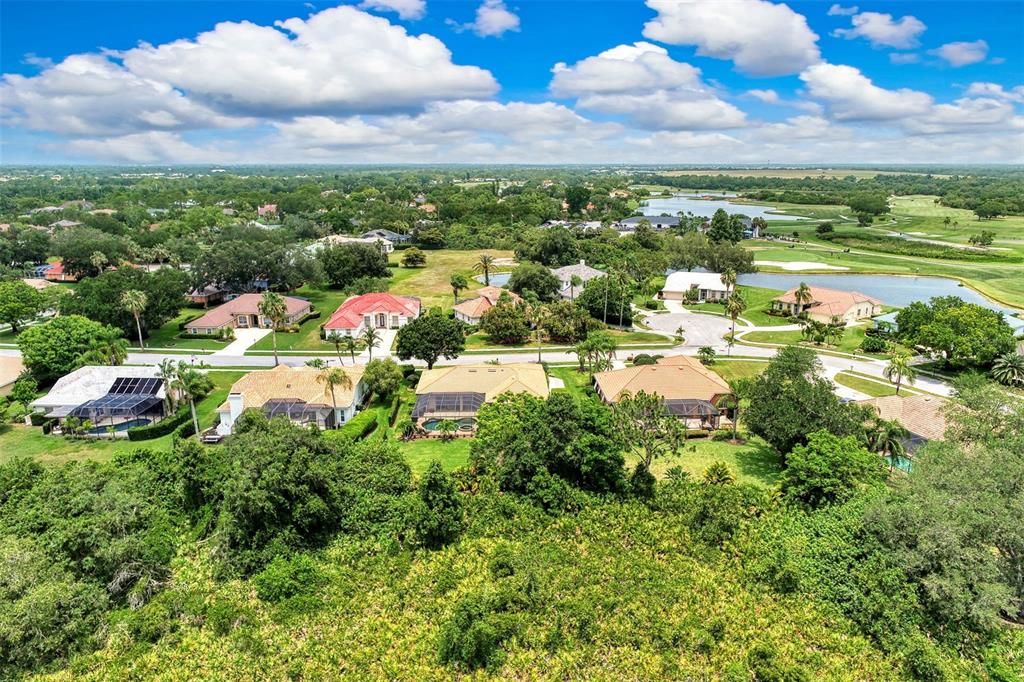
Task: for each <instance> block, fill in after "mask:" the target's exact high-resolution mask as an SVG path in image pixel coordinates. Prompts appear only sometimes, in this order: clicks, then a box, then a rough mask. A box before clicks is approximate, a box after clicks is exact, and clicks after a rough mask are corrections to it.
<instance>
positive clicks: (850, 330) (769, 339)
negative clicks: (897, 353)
mask: <svg viewBox="0 0 1024 682" xmlns="http://www.w3.org/2000/svg"><path fill="white" fill-rule="evenodd" d="M865 329H866V327H865V326H863V325H859V326H856V327H847V328H846V332H845V333H844V334H843V338H842V340H841V341H840V342H839V343H838V344H837V345H834V346H833V345H829V344H824V343H823V344H821V345H820V346H818V345H815V344H814V343H812V342H810V341H805V340H804V338H803V334H802V332H801V331H800V330H793V331H784V332H749V333H747V334H744V335H743V336H742V337H741V338H740V340H739V341H738V342H737V343H743V342H744V341H752V342H754V343H776V344H779V345H784V346H791V345H803V346H808V347H810V348H820V349H823V350H834V351H840V352H842V353H855V354H857V355H864V356H867V357H872V358H884V357H886V356H887V355H888V353H865V352H864V351H862V350H859V349H860V344H861V343H863V342H864V331H865Z"/></svg>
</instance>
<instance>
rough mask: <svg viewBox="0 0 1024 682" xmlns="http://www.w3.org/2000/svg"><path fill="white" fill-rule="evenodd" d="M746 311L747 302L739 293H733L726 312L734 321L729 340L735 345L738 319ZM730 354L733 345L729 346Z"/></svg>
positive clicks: (727, 302) (726, 304)
mask: <svg viewBox="0 0 1024 682" xmlns="http://www.w3.org/2000/svg"><path fill="white" fill-rule="evenodd" d="M746 309H747V302H746V301H744V300H743V296H742V295H741V294H740V292H738V291H734V292H732V295H731V296H729V298H728V299H727V300H726V302H725V312H726V313H728V315H729V318H730V319H731V320H732V332H730V334H729V339H730V340H732V342H733V343H735V341H736V318H737V317H739V316H740V315H742V314H743V311H744V310H746ZM729 354H730V355H731V354H732V343H730V344H729Z"/></svg>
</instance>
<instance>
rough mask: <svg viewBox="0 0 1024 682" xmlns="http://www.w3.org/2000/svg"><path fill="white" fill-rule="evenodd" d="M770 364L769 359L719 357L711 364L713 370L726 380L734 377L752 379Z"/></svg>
mask: <svg viewBox="0 0 1024 682" xmlns="http://www.w3.org/2000/svg"><path fill="white" fill-rule="evenodd" d="M767 366H768V361H767V360H731V359H729V358H718V359H717V360H715V364H713V365H709V366H708V369H710V370H712V371H713V372H715V373H716V374H718V375H719V376H720V377H722V378H723V379H725V380H726V381H732V380H734V379H750V378H753V377H756V376H757V375H759V374H760V373H761V372H763V371H764V368H765V367H767Z"/></svg>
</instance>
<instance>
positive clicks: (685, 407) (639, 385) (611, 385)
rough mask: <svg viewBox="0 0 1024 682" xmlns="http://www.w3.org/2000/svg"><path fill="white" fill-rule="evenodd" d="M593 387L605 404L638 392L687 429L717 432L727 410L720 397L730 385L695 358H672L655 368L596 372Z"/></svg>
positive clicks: (726, 391)
mask: <svg viewBox="0 0 1024 682" xmlns="http://www.w3.org/2000/svg"><path fill="white" fill-rule="evenodd" d="M594 388H595V389H596V390H597V394H598V395H599V396H600V397H601V399H602V400H604V401H605V402H606V403H617V402H619V400H621V399H622V398H623V396H625V395H627V394H628V395H636V394H637V393H639V392H640V391H643V392H644V393H648V394H655V395H658V396H660V397H661V398H662V400H664V402H665V406H666V407H667V408H668V411H669V412H670V413H671V414H674V415H676V416H677V417H679V418H680V419H682V420H684V421H685V423H686V425H687V427H688V428H697V429H716V428H718V426H719V423H720V419H721V417H723V416H725V417H728V416H729V410H728V409H726V408H723V407H720V406H719V405H720V402H721V400H722V398H725V397H726V396H728V395H731V394H732V390H731V389H730V388H729V384H728V383H726V381H725V379H723V378H722V377H720V376H719V375H718V374H716V373H714V372H712V371H711V370H709V369H708V368H707V367H705V366H704V365H702V364H701V363H700V362H699V361H698V360H697V359H696V358H691V357H688V356H685V355H674V356H671V357H667V358H662V359H661V360H659V361H658V363H657V364H656V365H639V366H634V367H626V368H625V369H614V370H611V371H608V372H598V373H597V374H595V375H594Z"/></svg>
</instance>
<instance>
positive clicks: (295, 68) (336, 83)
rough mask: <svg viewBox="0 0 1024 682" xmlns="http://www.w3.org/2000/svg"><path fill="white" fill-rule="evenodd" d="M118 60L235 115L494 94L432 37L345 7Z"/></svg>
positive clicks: (479, 74) (229, 25) (235, 26)
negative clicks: (412, 32) (239, 113)
mask: <svg viewBox="0 0 1024 682" xmlns="http://www.w3.org/2000/svg"><path fill="white" fill-rule="evenodd" d="M123 60H124V65H125V67H126V68H127V69H128V70H130V71H131V72H132V73H135V74H138V75H140V76H142V77H144V78H150V79H153V80H159V81H163V82H166V83H170V84H172V85H174V86H175V87H177V88H181V89H183V90H185V91H187V92H188V93H189V94H190V95H192V96H193V97H195V98H197V99H201V100H202V101H206V102H209V103H210V104H211V105H214V106H217V107H219V108H221V109H222V110H227V111H239V112H242V113H250V112H253V111H258V112H261V113H269V114H275V113H277V114H289V113H309V114H313V113H321V112H328V111H329V112H332V113H333V112H338V111H345V110H350V111H363V110H395V109H402V108H410V107H417V106H419V105H421V104H422V103H424V102H426V101H431V100H437V99H459V98H463V97H486V96H490V95H492V94H493V93H494V92H495V91H496V90H497V88H498V85H497V83H496V82H495V80H494V77H493V76H492V75H491V74H490V72H488V71H486V70H484V69H481V68H478V67H476V66H460V65H457V64H454V63H453V62H452V55H451V52H450V51H449V50H448V48H447V47H445V45H444V43H442V42H441V41H440V40H438V39H437V38H435V37H433V36H431V35H426V34H424V35H420V36H412V35H409V33H408V32H407V31H406V30H405V29H404V28H402V27H401V26H396V25H393V24H391V23H390V22H388V20H387V19H384V18H382V17H375V16H372V15H370V14H367V13H365V12H362V11H360V10H358V9H356V8H354V7H347V6H342V7H334V8H331V9H327V10H324V11H323V12H320V13H319V14H315V15H313V16H311V17H310V18H308V19H298V18H292V19H287V20H285V21H280V22H277V24H276V27H271V26H259V25H256V24H253V23H250V22H247V21H243V22H240V23H234V22H224V23H220V24H217V26H216V27H215V28H214V29H213V30H212V31H207V32H205V33H201V34H199V36H197V37H196V38H195V39H194V40H188V39H184V40H176V41H174V42H171V43H166V44H164V45H159V46H151V45H145V44H144V45H141V46H140V47H138V48H135V49H132V50H128V51H127V52H125V53H124V54H123Z"/></svg>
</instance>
